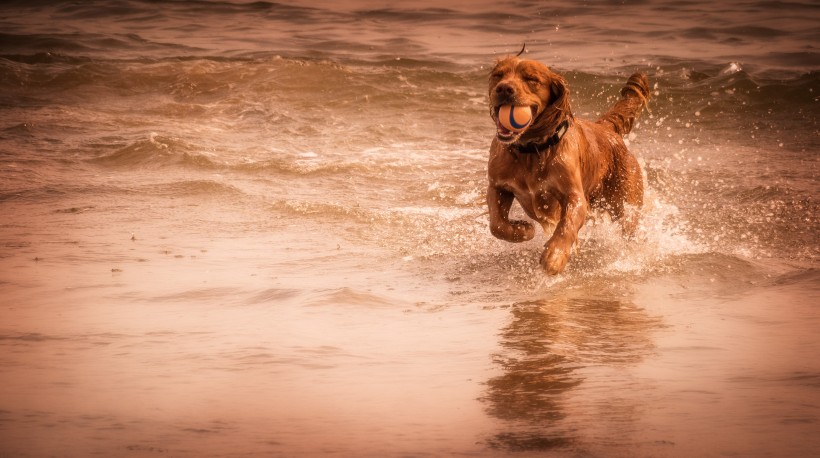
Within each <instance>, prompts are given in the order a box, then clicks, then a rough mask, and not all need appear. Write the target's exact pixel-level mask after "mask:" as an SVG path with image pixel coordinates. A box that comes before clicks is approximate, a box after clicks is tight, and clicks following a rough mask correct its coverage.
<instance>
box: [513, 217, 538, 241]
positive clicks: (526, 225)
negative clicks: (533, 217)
mask: <svg viewBox="0 0 820 458" xmlns="http://www.w3.org/2000/svg"><path fill="white" fill-rule="evenodd" d="M510 225H511V226H512V228H513V234H512V235H513V237H512V238H513V239H514V240H512V241H514V242H527V241H530V240H532V239H533V238H535V228H534V227H533V225H532V224H531V223H530V222H528V221H510Z"/></svg>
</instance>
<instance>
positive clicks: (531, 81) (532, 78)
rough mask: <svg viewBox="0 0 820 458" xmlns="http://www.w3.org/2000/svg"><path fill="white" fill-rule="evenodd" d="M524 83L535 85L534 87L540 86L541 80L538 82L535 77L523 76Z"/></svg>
mask: <svg viewBox="0 0 820 458" xmlns="http://www.w3.org/2000/svg"><path fill="white" fill-rule="evenodd" d="M524 81H526V82H528V83H530V84H535V85H538V84H541V80H540V79H538V78H537V77H535V76H525V77H524Z"/></svg>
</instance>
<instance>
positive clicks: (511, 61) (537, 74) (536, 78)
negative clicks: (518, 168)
mask: <svg viewBox="0 0 820 458" xmlns="http://www.w3.org/2000/svg"><path fill="white" fill-rule="evenodd" d="M502 105H516V106H528V107H530V110H532V117H533V122H532V123H530V125H529V126H527V128H525V129H524V130H522V131H520V132H512V131H510V130H508V129H507V128H505V127H504V126H502V125H501V123H499V122H498V111H499V109H500V108H501V106H502ZM490 116H492V118H493V120H494V121H495V125H496V137H497V138H498V140H499V141H500V142H502V143H516V142H518V143H521V144H524V143H528V142H529V141H538V140H541V139H543V138H545V137H548V136H550V135H552V134H553V133H554V132H555V129H556V128H558V125H559V124H560V123H561V122H562V121H563V120H564V119H566V118H567V117H571V116H572V111H571V109H570V106H569V88H568V87H567V82H566V80H564V78H563V77H561V76H560V75H558V74H556V73H554V72H552V71H551V70H550V69H549V68H547V66H546V65H544V64H542V63H540V62H536V61H534V60H526V59H521V58H518V57H513V56H510V57H506V58H502V59H499V61H498V62H496V64H495V67H493V69H492V71H491V72H490Z"/></svg>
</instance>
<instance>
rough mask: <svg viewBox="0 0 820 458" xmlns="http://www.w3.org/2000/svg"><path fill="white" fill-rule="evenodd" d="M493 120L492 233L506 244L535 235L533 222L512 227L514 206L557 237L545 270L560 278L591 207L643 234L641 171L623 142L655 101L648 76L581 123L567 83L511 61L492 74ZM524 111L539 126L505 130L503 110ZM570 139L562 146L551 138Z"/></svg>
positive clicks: (638, 77)
mask: <svg viewBox="0 0 820 458" xmlns="http://www.w3.org/2000/svg"><path fill="white" fill-rule="evenodd" d="M489 95H490V115H491V116H492V117H493V119H494V120H495V121H496V126H497V131H496V136H495V138H493V141H492V145H491V146H490V159H489V164H488V179H489V184H488V187H487V205H488V207H489V213H490V231H491V232H492V234H493V235H494V236H496V237H498V238H500V239H502V240H506V241H509V242H522V241H526V240H530V239H532V238H533V237H534V236H535V230H534V228H533V226H532V224H531V223H530V222H528V221H511V220H510V219H509V212H510V208H511V206H512V203H513V199H516V200H518V203H519V204H520V205H521V207H522V208H523V209H524V212H525V213H526V214H527V216H529V217H530V218H532V219H533V220H535V221H537V222H538V223H539V224H540V225H541V226H542V227H543V229H544V231H545V232H546V233H547V234H551V237H550V238H549V240H548V241H547V243H546V247H545V250H544V253H543V255H542V256H541V265H542V266H543V268H544V270H545V271H546V272H547V273H548V274H550V275H555V274H558V273H560V272H561V271H563V270H564V267H565V266H566V264H567V261H568V260H569V256H570V253H571V251H572V247H573V245H574V244H575V242H576V239H577V237H578V231H579V230H580V229H581V227H582V226H583V224H584V221H585V220H586V217H587V213H588V211H589V207H590V206H597V207H600V208H602V209H605V210H606V211H608V212H609V213H610V214H611V215H612V218H613V219H616V220H620V221H621V223H622V227H623V229H624V233H625V234H627V235H632V234H633V233H634V231H635V229H636V228H637V225H638V220H639V213H640V207H641V206H642V204H643V179H642V174H641V169H640V165H639V164H638V161H637V160H636V159H635V157H634V156H633V155H632V154H631V153H630V152H629V150H628V149H627V147H626V145H625V144H624V141H623V135H625V134H627V133H629V131H630V130H631V129H632V125H633V123H634V121H635V118H636V117H637V115H638V114H639V113H640V112H641V110H642V109H643V108H644V106H645V105H646V102H647V100H648V98H649V83H648V81H647V78H646V76H645V75H643V74H640V73H636V74H634V75H632V76H631V77H630V78H629V81H628V82H627V84H626V85H625V86H624V88H623V89H621V96H622V97H621V99H620V100H619V101H618V102H617V103H616V104H615V105H614V106H613V107H612V108H611V109H610V110H609V111H608V112H607V113H606V114H604V115H603V116H602V117H601V118H600V119H598V120H597V121H595V122H592V121H588V120H584V119H576V118H575V116H574V115H573V113H572V108H571V106H570V103H569V87H568V85H567V82H566V80H565V79H564V78H563V77H562V76H560V75H558V74H556V73H554V72H552V71H551V70H550V69H549V68H547V66H546V65H544V64H542V63H540V62H536V61H532V60H525V59H520V58H518V57H507V58H504V59H501V60H499V61H498V62H497V63H496V65H495V67H494V68H493V70H492V71H491V73H490V81H489ZM505 104H513V105H525V106H530V107H531V109H532V111H533V116H534V120H533V122H532V123H531V124H530V126H529V127H527V128H526V129H525V130H523V131H522V132H518V133H514V132H511V131H509V130H507V129H505V128H504V127H502V126H501V124H500V123H498V111H499V107H500V106H501V105H505ZM564 121H567V122H568V128H567V130H566V133H565V134H564V135H563V137H561V138H560V140H558V141H557V143H556V144H553V145H551V144H550V142H549V139H550V137H554V136H555V134H556V131H558V132H559V133H560V132H561V129H559V127H561V123H562V122H564Z"/></svg>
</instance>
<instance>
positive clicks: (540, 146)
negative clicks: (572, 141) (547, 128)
mask: <svg viewBox="0 0 820 458" xmlns="http://www.w3.org/2000/svg"><path fill="white" fill-rule="evenodd" d="M568 130H569V119H565V120H563V121H561V124H558V128H557V129H555V133H553V134H552V135H551V136H549V137H548V138H547V140H546V141H544V143H527V144H526V145H515V146H516V150H517V151H518V152H519V153H523V154H540V153H542V152H544V151H546V150H547V149H549V147H551V146H554V145H557V144H558V142H560V141H561V139H562V138H564V134H566V133H567V131H568Z"/></svg>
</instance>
